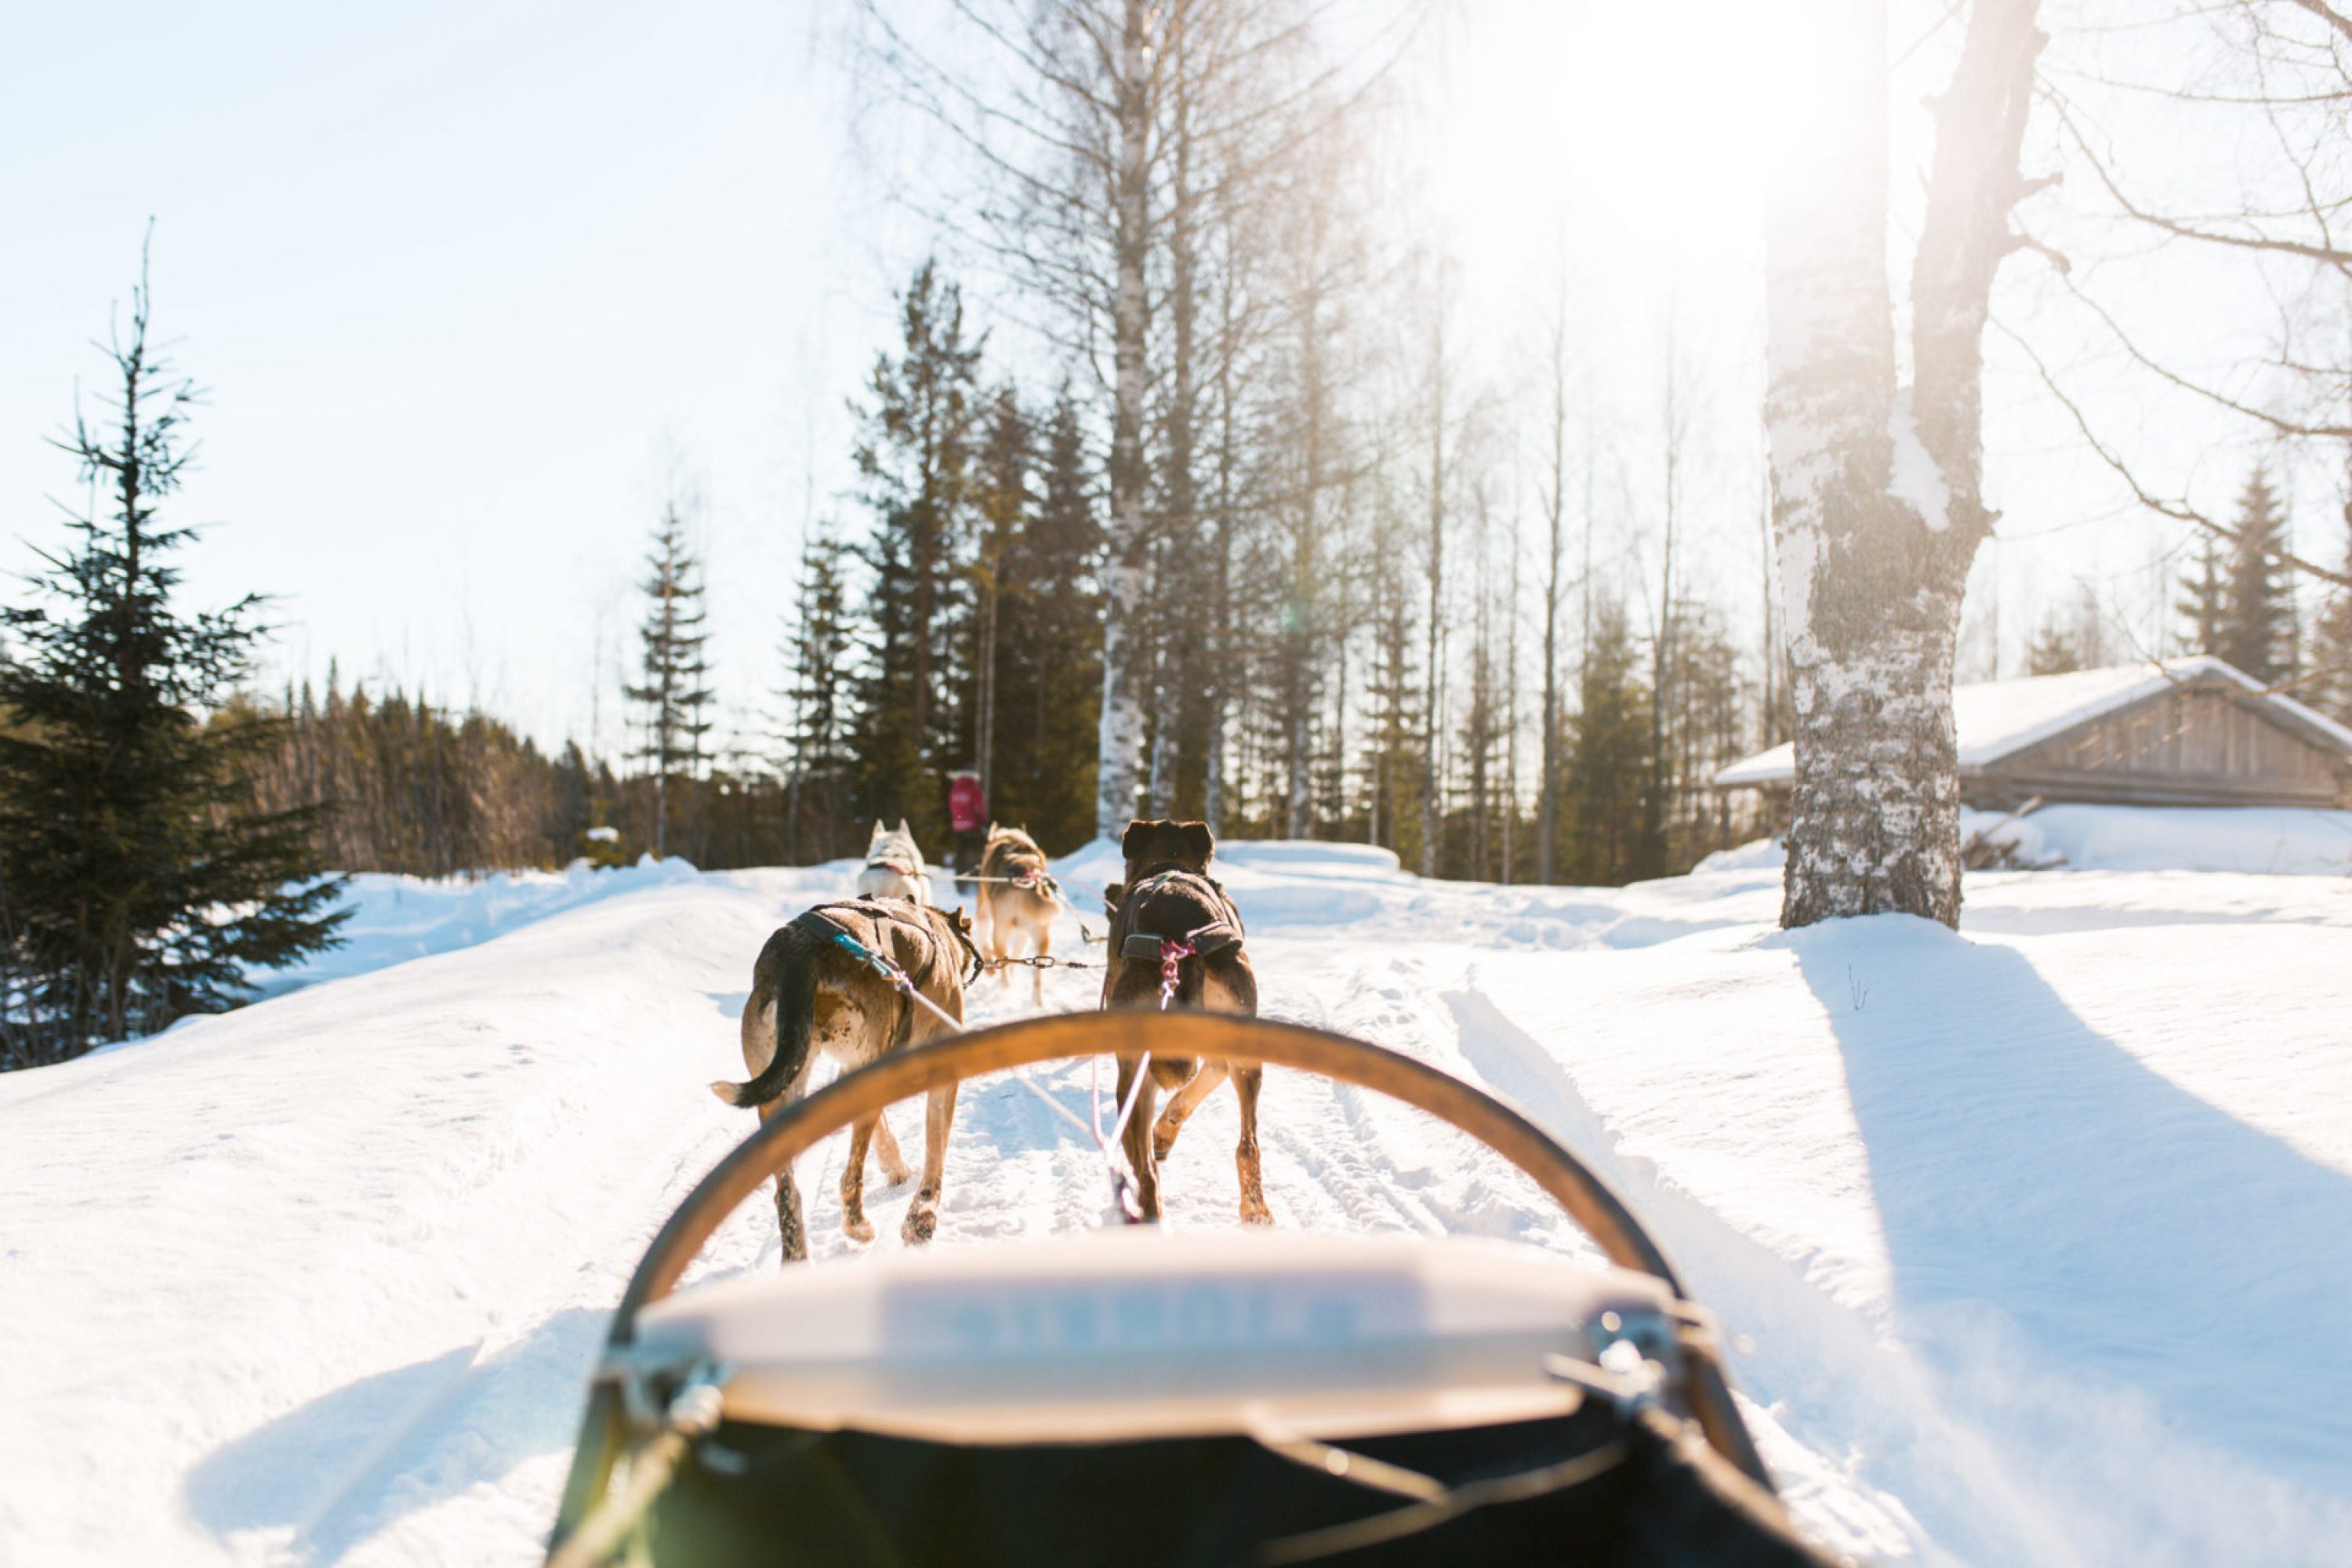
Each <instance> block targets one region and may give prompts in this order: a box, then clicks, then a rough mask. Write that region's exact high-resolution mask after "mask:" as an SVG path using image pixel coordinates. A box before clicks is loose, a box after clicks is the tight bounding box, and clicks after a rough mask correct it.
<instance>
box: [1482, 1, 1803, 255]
mask: <svg viewBox="0 0 2352 1568" xmlns="http://www.w3.org/2000/svg"><path fill="white" fill-rule="evenodd" d="M1790 9H1791V8H1788V7H1762V6H1755V5H1737V4H1729V3H1723V0H1708V3H1702V4H1698V5H1689V6H1675V7H1660V6H1605V5H1560V4H1555V3H1546V0H1493V3H1491V4H1487V5H1479V6H1477V7H1475V9H1474V10H1473V11H1472V12H1471V13H1470V14H1469V15H1468V16H1466V18H1465V21H1464V23H1463V25H1462V28H1461V31H1460V34H1459V36H1458V47H1456V49H1455V50H1454V52H1453V54H1452V57H1451V58H1450V60H1449V69H1448V73H1447V78H1446V79H1445V82H1444V89H1443V93H1444V97H1443V101H1442V102H1441V104H1440V105H1439V106H1438V109H1437V118H1438V120H1439V122H1440V125H1441V127H1442V129H1441V131H1440V137H1441V140H1442V142H1443V149H1442V153H1441V164H1440V167H1439V169H1438V171H1437V181H1436V184H1438V186H1439V196H1438V199H1439V201H1440V202H1441V204H1442V205H1444V207H1445V208H1446V210H1447V214H1448V216H1449V218H1450V219H1451V220H1452V224H1451V231H1452V232H1454V233H1455V234H1457V235H1462V236H1465V238H1466V237H1468V236H1472V235H1481V236H1485V237H1487V238H1489V239H1492V238H1494V237H1499V235H1500V234H1502V233H1503V232H1505V231H1507V230H1510V229H1514V228H1528V227H1530V226H1532V227H1533V228H1535V229H1537V230H1539V231H1549V232H1551V233H1557V232H1559V230H1560V229H1562V228H1563V227H1565V228H1566V229H1567V230H1568V231H1569V232H1570V234H1571V235H1579V234H1587V235H1589V234H1591V231H1593V230H1595V229H1598V230H1601V231H1604V233H1605V237H1606V243H1605V244H1601V243H1591V244H1588V245H1586V246H1585V247H1583V248H1587V249H1591V250H1594V251H1603V250H1605V251H1608V252H1611V253H1613V254H1618V255H1622V256H1623V257H1625V258H1627V263H1626V264H1627V265H1629V266H1632V267H1634V268H1655V267H1656V266H1657V264H1658V263H1659V262H1660V261H1661V260H1662V259H1670V260H1672V261H1673V262H1674V264H1675V265H1676V266H1677V267H1685V266H1695V267H1698V268H1705V267H1706V265H1707V262H1708V258H1710V257H1714V256H1718V255H1721V254H1723V253H1724V252H1725V250H1726V247H1727V245H1728V246H1730V247H1732V248H1734V249H1744V247H1745V239H1744V231H1752V228H1753V225H1754V221H1755V218H1756V216H1757V214H1758V212H1759V209H1760V205H1761V203H1762V201H1763V200H1764V199H1765V198H1766V197H1767V196H1768V195H1769V193H1770V190H1771V187H1772V184H1773V183H1774V182H1775V181H1776V180H1777V179H1779V178H1781V177H1782V176H1783V175H1784V174H1785V171H1786V170H1787V169H1788V167H1789V164H1790V157H1791V155H1792V153H1793V152H1794V150H1795V149H1796V148H1798V147H1801V146H1802V145H1804V144H1805V142H1806V139H1807V133H1808V132H1811V130H1812V129H1813V128H1814V126H1815V125H1816V124H1817V123H1818V121H1819V117H1820V116H1821V115H1822V111H1823V103H1822V85H1821V83H1822V74H1821V73H1820V71H1819V70H1818V69H1817V68H1816V67H1815V64H1814V62H1815V61H1817V60H1818V59H1819V58H1820V54H1819V50H1818V47H1817V45H1818V44H1819V41H1820V40H1818V39H1815V38H1813V37H1811V33H1812V32H1814V31H1817V30H1819V28H1820V26H1821V25H1822V24H1821V22H1820V20H1819V18H1818V17H1815V16H1812V14H1811V12H1812V8H1804V7H1801V8H1795V9H1796V14H1795V15H1791V14H1790ZM1592 238H1593V239H1594V240H1595V241H1598V240H1599V239H1600V238H1601V236H1598V235H1594V236H1592Z"/></svg>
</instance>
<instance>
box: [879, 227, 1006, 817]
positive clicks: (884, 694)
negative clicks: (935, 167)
mask: <svg viewBox="0 0 2352 1568" xmlns="http://www.w3.org/2000/svg"><path fill="white" fill-rule="evenodd" d="M899 330H900V338H901V351H902V352H901V353H899V355H898V357H897V358H895V359H894V358H892V357H891V356H890V355H888V354H884V355H881V356H880V357H879V358H877V361H876V363H875V366H874V374H873V378H872V380H871V381H870V383H869V384H868V390H869V393H870V395H871V396H872V399H873V401H872V403H871V405H869V406H868V407H866V409H865V410H864V414H865V429H864V431H863V432H862V434H861V437H860V439H859V442H858V446H857V453H856V458H857V469H858V472H859V474H860V475H861V476H862V477H863V478H864V479H865V481H866V504H867V505H868V506H870V507H871V508H872V509H873V512H874V531H873V534H872V536H871V537H870V539H869V540H868V542H867V544H866V552H865V560H866V565H867V566H868V567H869V568H871V569H872V573H873V576H872V579H871V586H870V589H869V592H868V595H867V599H866V610H867V620H868V622H869V635H870V636H871V637H872V639H873V640H872V643H871V644H870V646H869V647H868V649H867V652H868V656H869V662H868V664H867V668H866V671H865V672H864V678H863V679H861V680H860V682H859V691H858V699H859V700H858V715H857V724H856V745H855V751H856V757H857V791H856V794H857V798H856V808H857V813H858V815H859V816H867V817H882V818H886V819H895V818H898V817H900V816H903V817H905V818H907V819H908V822H909V823H910V824H911V825H912V826H913V827H914V829H915V833H916V837H917V839H918V841H919V842H921V843H925V844H930V843H935V842H938V841H939V840H940V837H941V835H942V834H943V833H944V832H945V830H946V826H947V774H948V773H949V772H950V771H951V770H952V769H954V768H957V767H961V766H962V765H963V763H964V761H965V759H964V758H963V757H962V756H961V755H959V754H958V748H957V743H956V742H957V735H956V730H957V726H956V724H955V718H956V715H955V713H954V711H953V710H952V709H951V708H950V706H949V705H948V704H946V703H943V702H941V701H940V694H941V693H942V692H952V691H954V690H955V689H956V683H955V681H954V680H953V679H952V678H953V675H954V673H955V671H956V668H957V666H958V665H959V663H960V662H961V660H962V658H963V647H962V646H960V645H962V644H963V639H962V638H961V636H960V635H959V633H960V631H961V628H962V627H963V626H965V625H966V624H967V623H966V622H965V620H964V612H965V609H966V605H967V601H968V600H969V598H970V579H969V577H968V576H967V575H966V574H965V571H964V561H963V552H964V545H965V539H964V535H965V533H966V531H967V529H968V522H969V518H968V512H969V510H970V506H971V447H972V438H973V425H974V423H975V418H976V415H975V410H974V406H973V389H974V384H975V383H976V381H977V378H978V375H979V367H980V348H979V345H978V344H976V343H975V344H970V345H967V344H966V342H964V327H963V296H962V292H961V290H960V289H957V288H956V286H955V285H954V284H952V283H948V282H944V281H942V280H941V279H940V276H939V268H938V265H937V264H936V263H935V262H931V261H926V262H924V263H923V265H922V266H921V267H920V268H917V269H916V272H915V276H914V279H912V281H911V282H909V284H908V288H907V291H906V293H905V294H904V295H902V296H901V297H900V300H899Z"/></svg>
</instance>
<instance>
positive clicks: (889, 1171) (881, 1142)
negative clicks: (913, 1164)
mask: <svg viewBox="0 0 2352 1568" xmlns="http://www.w3.org/2000/svg"><path fill="white" fill-rule="evenodd" d="M874 1160H875V1163H877V1164H878V1165H880V1166H881V1167H882V1179H883V1181H884V1183H885V1184H887V1185H890V1186H893V1187H899V1186H904V1185H906V1184H907V1179H908V1177H909V1176H912V1175H913V1174H914V1172H913V1171H911V1170H909V1169H908V1166H907V1156H906V1155H904V1154H902V1153H900V1152H898V1138H897V1136H896V1135H895V1134H893V1133H892V1132H891V1131H890V1119H889V1117H887V1116H886V1115H882V1114H879V1113H877V1115H876V1116H875V1118H874Z"/></svg>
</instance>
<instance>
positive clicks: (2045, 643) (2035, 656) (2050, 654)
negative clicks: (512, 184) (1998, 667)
mask: <svg viewBox="0 0 2352 1568" xmlns="http://www.w3.org/2000/svg"><path fill="white" fill-rule="evenodd" d="M2081 668H2084V662H2083V649H2082V645H2081V643H2080V641H2079V640H2078V639H2077V638H2076V637H2075V636H2074V627H2073V626H2069V625H2068V624H2067V622H2066V620H2065V618H2064V617H2063V616H2056V615H2047V616H2042V624H2041V625H2040V626H2036V627H2035V628H2034V630H2033V640H2032V641H2031V642H2029V643H2027V644H2026V645H2025V673H2026V674H2028V675H2068V674H2072V673H2073V672H2074V671H2075V670H2078V669H2081Z"/></svg>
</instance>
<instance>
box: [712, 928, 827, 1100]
mask: <svg viewBox="0 0 2352 1568" xmlns="http://www.w3.org/2000/svg"><path fill="white" fill-rule="evenodd" d="M820 956H822V955H821V954H820V953H819V952H817V951H815V950H813V949H812V948H810V947H809V946H808V945H807V944H805V943H803V944H801V945H800V946H799V948H798V949H797V950H796V951H795V952H793V954H792V955H791V957H790V958H788V959H787V960H786V961H785V962H784V963H782V964H779V965H778V966H777V968H778V971H779V973H778V974H777V977H776V994H775V1007H776V1052H775V1055H773V1056H772V1057H770V1058H768V1065H767V1066H766V1067H764V1068H761V1069H760V1072H759V1074H758V1076H757V1077H755V1078H753V1079H751V1081H750V1082H748V1083H729V1082H728V1081H727V1080H726V1079H719V1081H718V1082H716V1083H713V1084H712V1085H711V1086H710V1092H711V1093H713V1094H715V1095H717V1096H718V1097H719V1099H721V1100H725V1101H726V1102H727V1103H728V1104H730V1105H732V1106H736V1107H739V1108H741V1107H748V1106H759V1105H765V1104H767V1103H768V1102H769V1101H770V1100H774V1099H775V1098H776V1097H777V1096H779V1095H781V1094H782V1093H783V1092H784V1090H785V1089H790V1088H791V1087H792V1085H793V1080H794V1079H797V1078H799V1077H800V1076H801V1069H802V1068H805V1067H807V1066H808V1058H809V1037H811V1036H812V1035H813V1034H814V1033H815V1031H816V986H817V961H818V959H819V958H820Z"/></svg>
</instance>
